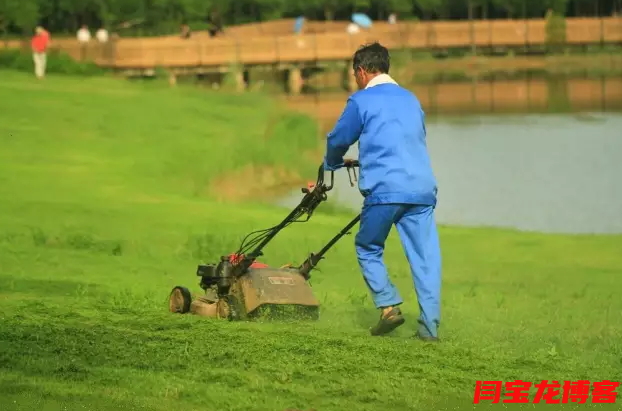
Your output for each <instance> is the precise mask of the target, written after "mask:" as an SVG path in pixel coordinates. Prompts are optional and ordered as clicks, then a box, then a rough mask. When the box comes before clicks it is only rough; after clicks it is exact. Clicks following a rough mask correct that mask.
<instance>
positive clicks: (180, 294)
mask: <svg viewBox="0 0 622 411" xmlns="http://www.w3.org/2000/svg"><path fill="white" fill-rule="evenodd" d="M358 166H359V164H358V161H355V160H346V161H345V167H346V168H347V169H348V174H349V175H350V170H352V171H354V168H355V167H358ZM354 177H355V179H356V172H354ZM350 184H351V185H354V183H353V181H352V178H350ZM333 185H334V172H332V171H331V184H330V185H329V186H327V185H325V184H324V168H323V165H320V168H319V171H318V179H317V182H316V184H315V185H311V186H309V187H307V188H303V189H302V192H303V193H304V194H305V195H304V197H303V199H302V200H301V202H300V204H299V205H298V206H296V207H295V208H294V210H292V212H291V213H290V214H289V215H288V216H287V217H285V219H284V220H283V221H282V222H281V223H279V224H278V225H276V226H274V227H271V228H268V229H265V230H260V231H256V232H253V233H250V234H249V235H247V236H246V238H245V239H244V241H243V242H242V244H241V245H240V248H239V249H238V251H237V252H236V253H233V254H229V255H226V256H222V257H221V258H220V261H219V262H218V263H217V264H201V265H199V266H198V267H197V271H196V274H197V276H199V277H201V281H200V283H199V285H200V287H201V288H202V289H203V291H204V292H205V294H204V295H201V296H198V297H195V298H192V295H191V293H190V291H189V290H188V289H187V288H185V287H182V286H176V287H174V288H173V290H172V291H171V294H170V297H169V310H170V311H171V312H173V313H180V314H185V313H188V312H190V313H192V314H196V315H200V316H205V317H213V318H226V319H228V320H242V319H253V318H259V317H261V318H278V319H287V318H292V319H311V320H317V319H318V318H319V307H320V303H319V301H318V300H317V298H316V297H315V296H314V295H313V291H312V289H311V285H310V283H309V279H310V273H311V271H312V270H313V269H314V268H315V267H316V265H317V264H318V263H319V262H320V260H321V259H323V257H324V254H325V253H326V252H327V251H328V250H329V249H330V248H331V247H332V246H333V245H334V244H335V243H336V242H337V241H339V239H340V238H341V237H343V236H344V235H346V234H349V230H350V229H351V228H352V227H353V226H354V225H355V224H356V223H358V222H359V220H360V214H359V215H358V216H357V217H355V218H354V219H353V220H352V221H351V222H350V223H349V224H348V225H347V226H346V227H344V229H343V230H341V231H340V232H339V233H338V234H337V235H336V236H335V237H333V238H332V239H331V240H330V241H329V242H328V243H327V244H326V245H325V246H324V247H323V248H322V249H321V250H320V251H319V252H318V253H317V254H314V253H311V254H310V255H309V257H308V258H307V259H306V260H305V261H304V262H303V263H302V264H301V265H300V266H298V267H292V266H291V265H287V266H283V267H280V268H275V267H269V266H268V265H266V264H263V263H260V262H258V261H257V258H258V257H260V256H261V255H263V253H262V249H263V248H264V247H265V246H266V245H267V244H268V243H269V242H270V241H271V240H272V239H273V238H274V237H275V236H276V235H277V234H278V233H279V232H280V231H281V230H282V229H283V228H285V227H287V226H288V225H290V224H291V223H294V222H306V221H308V220H309V219H310V218H311V215H312V214H313V211H315V209H316V208H317V207H318V206H319V204H320V203H321V202H323V201H326V199H327V195H326V193H327V192H328V191H330V190H331V189H332V188H333ZM305 214H306V219H304V220H301V218H302V217H303V216H304V215H305ZM253 247H254V248H253Z"/></svg>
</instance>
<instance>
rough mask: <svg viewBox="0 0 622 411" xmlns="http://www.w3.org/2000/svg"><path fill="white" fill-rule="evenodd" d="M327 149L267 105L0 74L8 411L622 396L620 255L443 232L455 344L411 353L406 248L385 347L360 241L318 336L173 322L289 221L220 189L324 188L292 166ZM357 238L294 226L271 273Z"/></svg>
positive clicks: (0, 322) (426, 406)
mask: <svg viewBox="0 0 622 411" xmlns="http://www.w3.org/2000/svg"><path fill="white" fill-rule="evenodd" d="M277 120H278V121H277ZM266 130H269V132H266ZM315 132H316V130H315V129H314V125H313V124H312V123H310V120H308V119H307V118H306V117H301V116H298V115H292V114H286V113H283V112H282V111H280V109H279V108H277V107H275V106H274V105H272V103H271V102H270V100H267V99H266V98H265V97H263V96H261V95H258V94H257V95H243V96H242V95H225V94H218V93H210V92H204V91H200V92H199V91H195V90H189V89H184V88H178V89H169V88H168V87H161V86H160V85H158V84H130V83H127V82H123V81H119V80H114V79H105V78H90V79H77V78H69V77H63V78H57V77H54V76H52V77H49V78H48V79H46V80H45V82H42V83H39V82H36V81H35V80H34V79H33V78H32V76H28V75H24V74H16V73H13V72H0V147H1V148H0V370H1V371H0V409H2V410H33V409H36V410H60V409H63V410H79V409H80V410H82V409H88V410H121V409H123V410H139V409H144V410H168V409H172V408H173V407H176V408H179V409H185V410H240V411H241V410H279V411H280V410H284V409H287V408H297V409H301V410H309V409H316V410H322V411H324V410H435V409H472V408H473V405H472V401H473V391H474V386H475V381H476V380H495V379H497V380H502V381H509V380H514V379H522V380H525V381H530V382H539V381H540V380H543V379H553V380H578V379H589V380H598V381H600V380H603V379H609V380H613V381H621V380H622V321H621V317H620V314H621V313H622V299H620V297H619V295H620V290H622V277H621V276H620V274H621V267H622V253H621V252H620V250H622V238H621V237H619V236H618V237H606V236H602V237H599V236H582V237H580V236H577V237H573V236H554V235H542V234H533V233H529V234H528V233H519V232H513V231H507V230H495V229H465V228H452V227H441V241H442V248H443V261H444V274H443V275H444V285H443V306H442V315H443V318H442V325H441V337H442V338H443V340H444V341H443V342H442V343H441V344H438V345H426V344H424V343H421V342H419V341H416V340H414V339H412V338H411V336H412V334H413V332H414V330H415V325H416V322H415V319H416V316H417V314H418V308H417V304H416V298H415V294H414V290H413V289H412V285H411V280H410V277H409V271H408V266H407V263H406V261H405V258H404V257H403V254H402V251H401V248H400V245H399V241H398V238H397V236H396V234H395V233H392V235H391V237H390V239H389V242H388V245H387V251H386V261H387V264H388V267H389V269H390V272H391V275H392V278H393V279H394V281H395V282H396V284H397V285H398V287H399V288H400V290H401V292H402V294H403V297H404V298H405V301H406V303H405V305H404V310H405V313H406V315H407V323H406V324H405V325H404V326H403V327H402V328H401V329H398V330H397V331H396V332H395V334H394V335H392V336H390V337H387V338H372V337H370V336H368V331H367V328H368V327H369V326H370V325H371V324H372V323H373V322H374V321H375V320H376V319H377V313H376V311H375V310H374V309H373V307H372V303H371V301H370V298H369V297H368V293H367V290H366V288H365V284H364V282H363V280H362V278H361V276H360V273H359V269H358V265H357V262H356V257H355V254H354V248H353V244H352V237H345V238H344V239H343V240H342V241H341V242H340V243H338V244H337V245H336V246H335V248H334V249H333V250H331V251H330V252H329V254H328V255H327V258H326V260H324V261H323V262H322V263H321V264H320V266H319V268H320V270H321V271H318V272H315V273H314V276H313V278H312V284H313V289H314V292H315V293H316V295H317V297H318V298H319V299H320V301H321V303H322V312H321V319H320V321H319V322H317V323H311V324H309V323H295V322H294V323H229V322H226V321H218V320H209V319H204V318H197V317H194V316H190V315H185V316H181V315H172V314H169V313H168V312H167V298H168V293H169V291H170V290H171V288H172V287H173V286H176V285H185V286H188V287H189V288H191V290H192V291H195V292H196V291H199V288H198V285H197V283H198V278H197V277H196V276H195V274H194V272H195V269H196V264H197V263H199V262H201V261H207V260H210V259H215V258H218V257H219V256H220V254H222V253H229V252H232V251H233V250H234V249H235V248H236V246H237V245H238V243H239V241H240V239H241V238H242V236H243V235H244V234H246V233H247V232H249V231H251V230H255V229H260V228H265V227H268V226H270V225H273V224H274V223H277V222H278V221H280V219H282V218H283V217H284V216H285V214H286V213H287V210H285V209H276V208H274V207H272V206H269V205H265V204H238V205H233V204H227V203H219V202H215V201H213V200H212V199H210V195H209V193H208V192H207V191H205V190H204V187H205V186H207V185H208V183H209V181H210V179H212V178H214V177H215V176H217V175H221V174H223V173H227V172H230V171H232V170H235V169H237V168H240V167H243V166H244V165H246V164H249V163H251V162H260V163H264V164H267V165H277V164H283V165H285V166H288V167H291V168H294V169H295V170H297V171H298V172H299V173H300V174H301V175H303V176H308V178H313V176H314V171H315V165H314V164H307V163H308V162H307V163H305V162H304V161H303V160H301V158H300V157H299V156H297V153H298V152H300V151H301V150H303V149H308V150H311V149H313V148H315V147H316V146H317V140H315ZM247 183H248V185H249V190H250V189H257V187H255V185H254V183H253V181H248V182H247ZM349 219H350V217H349V216H347V215H345V214H344V213H343V212H336V213H335V214H333V215H330V214H318V215H316V216H315V217H314V219H313V220H311V221H310V222H309V223H306V224H305V225H298V226H297V225H293V226H291V227H290V228H289V229H287V230H286V231H284V232H283V233H282V235H280V236H279V237H277V238H276V239H275V241H274V243H272V244H271V245H270V246H269V247H268V248H266V250H265V251H266V257H265V261H266V262H268V263H272V264H275V265H280V264H284V263H287V262H292V263H299V262H301V260H302V259H303V258H304V257H305V256H306V253H307V252H309V251H314V250H317V249H319V248H320V247H321V246H322V245H323V243H324V241H326V240H328V239H329V238H330V237H332V236H333V235H334V234H335V233H336V232H337V230H338V229H340V228H341V227H342V226H343V225H345V224H346V223H347V222H348V221H349ZM619 391H620V390H619ZM533 395H534V394H533V392H532V394H531V397H530V398H533ZM620 401H622V400H620V399H618V404H617V405H618V406H619V403H620ZM610 405H611V404H610ZM484 408H486V409H487V407H486V406H484ZM559 408H560V409H568V410H570V409H584V408H591V404H582V405H572V404H563V405H561V406H560V407H559ZM602 409H616V406H613V405H611V407H609V408H607V407H603V408H602Z"/></svg>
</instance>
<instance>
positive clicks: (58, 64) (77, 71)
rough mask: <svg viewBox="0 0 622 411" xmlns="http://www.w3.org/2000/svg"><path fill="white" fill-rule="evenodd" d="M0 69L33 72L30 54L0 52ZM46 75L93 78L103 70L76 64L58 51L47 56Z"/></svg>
mask: <svg viewBox="0 0 622 411" xmlns="http://www.w3.org/2000/svg"><path fill="white" fill-rule="evenodd" d="M0 68H8V69H13V70H19V71H27V72H31V71H33V70H34V63H33V61H32V54H31V53H30V52H27V51H25V50H23V49H22V50H17V49H12V50H0ZM46 72H47V73H53V74H67V75H73V76H94V75H101V74H103V72H104V70H103V69H102V68H100V67H99V66H97V65H96V64H95V63H91V62H78V61H75V60H74V59H72V58H71V57H69V56H68V55H67V54H65V53H63V52H60V51H58V50H50V51H49V52H48V55H47V68H46Z"/></svg>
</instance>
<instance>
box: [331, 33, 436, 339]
mask: <svg viewBox="0 0 622 411" xmlns="http://www.w3.org/2000/svg"><path fill="white" fill-rule="evenodd" d="M389 67H390V57H389V52H388V50H387V49H386V48H385V47H383V46H382V45H380V44H379V43H373V44H369V45H365V46H362V47H361V48H359V49H358V50H357V51H356V53H355V54H354V57H353V69H354V76H355V78H356V82H357V85H358V87H359V91H357V92H355V93H354V94H352V95H351V96H350V97H349V98H348V100H347V102H346V105H345V109H344V110H343V112H342V114H341V117H340V118H339V120H338V121H337V123H336V125H335V126H334V128H333V130H332V131H331V132H330V133H329V134H328V136H327V142H326V154H325V157H324V169H325V170H328V171H334V170H337V169H339V168H341V167H344V166H348V165H349V164H351V161H352V160H344V155H345V154H346V153H347V151H348V149H349V148H350V146H351V145H353V144H354V143H356V142H357V141H358V146H359V164H360V176H359V177H360V178H359V190H360V192H361V194H362V195H363V197H364V202H363V208H362V211H361V222H360V227H359V231H358V233H357V234H356V239H355V248H356V254H357V258H358V262H359V265H360V268H361V271H362V274H363V277H364V279H365V282H366V284H367V287H368V288H369V290H370V292H371V295H372V297H373V301H374V304H375V306H376V308H378V309H380V311H381V313H380V320H379V322H378V323H377V324H376V325H375V326H373V327H372V328H371V330H370V332H371V334H372V335H375V336H377V335H384V334H387V333H389V332H391V331H393V330H394V329H395V328H396V327H398V326H400V325H402V324H403V323H404V322H405V320H404V316H403V314H402V312H401V310H400V307H399V306H400V305H401V304H402V302H403V301H402V298H401V296H400V294H399V291H398V290H397V288H396V287H395V286H394V285H393V283H392V282H391V280H390V278H389V275H388V272H387V269H386V267H385V264H384V261H383V254H384V248H385V241H386V239H387V237H388V235H389V232H390V230H391V228H392V227H393V225H395V226H396V228H397V231H398V234H399V237H400V240H401V243H402V246H403V249H404V252H405V254H406V258H407V260H408V262H409V264H410V271H411V275H412V279H413V282H414V287H415V291H416V294H417V300H418V302H419V309H420V316H419V319H418V322H419V325H418V329H417V333H416V336H417V337H418V338H420V339H423V340H426V341H438V328H439V325H440V291H441V252H440V243H439V238H438V233H437V228H436V222H435V217H434V210H435V208H436V203H437V191H438V190H437V182H436V178H435V176H434V173H433V171H432V166H431V161H430V157H429V155H428V150H427V144H426V127H425V114H424V111H423V109H422V107H421V105H420V103H419V100H418V99H417V97H416V96H415V95H414V94H413V93H412V92H410V91H409V90H406V89H405V88H402V87H401V86H399V85H398V84H397V83H396V82H395V80H393V78H391V76H389Z"/></svg>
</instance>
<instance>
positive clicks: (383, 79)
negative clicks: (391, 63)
mask: <svg viewBox="0 0 622 411" xmlns="http://www.w3.org/2000/svg"><path fill="white" fill-rule="evenodd" d="M387 83H389V84H397V82H396V81H395V80H393V78H391V76H389V75H388V74H384V73H383V74H378V75H377V76H376V77H374V78H373V79H371V80H370V81H369V83H367V86H366V87H365V88H369V87H374V86H377V85H379V84H387Z"/></svg>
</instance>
